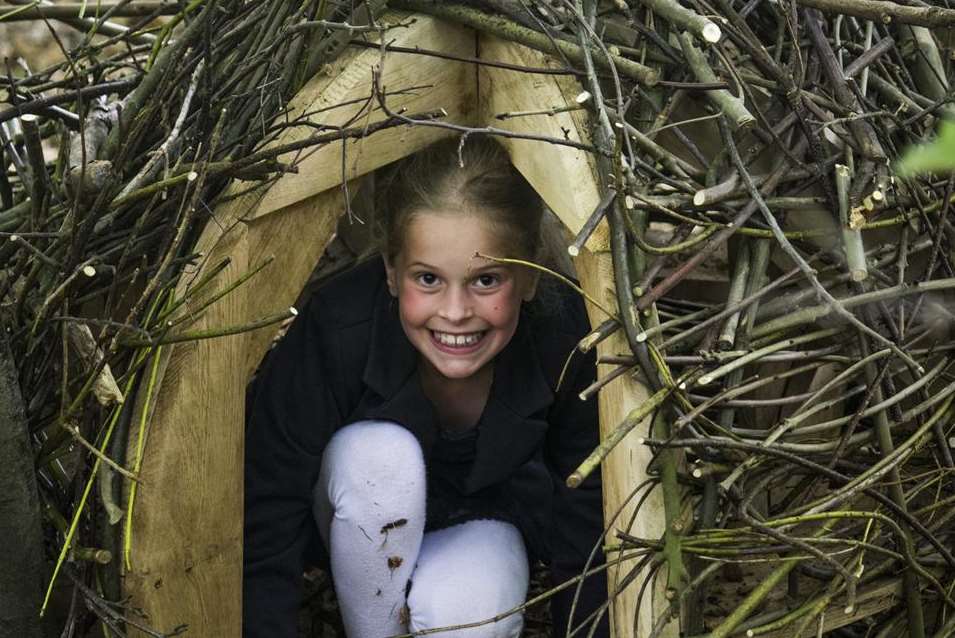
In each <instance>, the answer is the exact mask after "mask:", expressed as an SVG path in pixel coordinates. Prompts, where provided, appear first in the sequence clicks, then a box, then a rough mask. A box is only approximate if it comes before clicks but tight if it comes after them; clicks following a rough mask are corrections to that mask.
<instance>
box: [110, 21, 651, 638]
mask: <svg viewBox="0 0 955 638" xmlns="http://www.w3.org/2000/svg"><path fill="white" fill-rule="evenodd" d="M389 36H390V37H389V45H390V46H393V47H396V48H397V47H404V48H406V49H413V48H414V47H420V48H421V49H425V50H429V51H437V52H441V53H446V54H448V55H450V56H453V57H456V58H463V59H468V58H477V59H478V60H480V61H488V62H496V63H502V66H483V65H478V64H472V63H468V62H462V61H455V60H446V59H441V58H438V57H434V56H425V55H414V54H397V53H389V54H388V56H387V61H386V63H385V65H384V69H383V71H381V73H382V77H381V83H382V85H383V87H384V89H385V91H386V92H387V91H388V90H389V89H398V88H402V89H403V88H404V87H414V88H410V89H408V90H402V91H395V93H394V94H388V95H387V101H386V105H387V109H388V110H389V111H391V112H394V113H415V112H423V111H435V110H440V109H443V110H444V111H446V112H447V117H444V118H442V119H441V121H442V122H450V123H454V124H462V125H466V126H491V127H494V128H498V129H502V130H503V131H507V132H512V133H516V134H521V135H525V136H544V137H552V138H556V139H565V136H566V139H569V140H573V141H575V142H580V143H583V144H586V143H587V142H588V139H589V134H588V133H587V131H588V128H587V122H586V121H585V115H584V111H579V110H578V111H568V112H564V113H559V114H556V115H553V116H550V115H538V116H526V117H516V118H510V119H506V120H503V121H501V120H497V119H495V118H494V116H495V114H498V113H505V112H519V111H529V110H535V109H540V107H541V105H548V106H551V105H555V106H574V105H575V104H576V103H575V99H576V97H577V96H578V95H579V94H580V93H581V92H582V91H583V88H582V87H581V86H580V85H579V84H578V83H577V82H576V80H575V79H574V78H573V77H568V76H566V75H561V74H547V73H541V74H539V75H536V76H532V77H533V81H532V82H531V83H528V81H527V77H528V76H527V75H526V74H524V73H519V72H515V71H512V70H508V69H507V68H505V67H504V66H503V65H506V64H512V65H519V66H523V67H533V68H540V69H542V70H543V69H557V68H559V65H558V64H557V63H556V62H555V61H554V60H552V59H550V58H548V57H547V56H545V55H543V54H541V53H538V52H536V51H533V50H531V49H528V48H526V47H523V46H520V45H517V44H513V43H509V42H506V41H503V40H499V39H496V38H494V37H492V36H488V35H482V34H479V33H478V32H475V31H472V30H470V29H468V28H466V27H462V26H459V25H455V24H452V23H447V22H441V21H439V20H436V19H434V18H430V17H427V16H421V15H418V16H415V17H414V20H413V21H412V24H411V25H410V26H408V27H407V28H402V29H397V30H395V31H393V32H389ZM392 37H393V38H394V39H393V40H392V39H391V38H392ZM380 63H381V53H380V51H379V50H378V49H374V48H367V49H353V50H349V51H347V52H346V53H345V54H343V55H342V56H340V57H339V58H338V59H336V60H335V62H334V63H332V64H331V65H329V67H327V68H325V69H323V70H322V72H321V73H320V74H319V75H317V76H316V77H314V78H313V79H312V80H311V81H310V82H309V83H308V84H306V85H305V86H304V88H303V89H302V90H301V91H300V92H299V93H298V95H297V96H296V97H295V98H294V99H293V100H292V102H291V103H290V104H289V109H288V110H289V112H290V113H292V114H296V115H297V114H299V113H307V112H315V113H316V114H320V115H316V116H315V117H316V118H317V117H320V118H321V122H322V123H323V124H324V125H326V126H329V125H336V124H337V125H341V126H350V127H364V126H369V125H372V124H374V123H375V122H379V121H382V120H384V119H386V118H388V115H387V114H386V112H385V111H384V109H382V108H381V107H380V106H379V107H376V108H373V109H371V113H370V115H362V116H361V117H360V118H359V119H357V120H355V119H354V114H355V113H357V112H358V111H359V110H360V109H361V108H362V106H363V103H364V101H365V100H367V99H369V91H370V87H371V78H372V73H373V71H375V72H377V71H376V70H380V66H379V65H380ZM339 105H344V106H339ZM329 109H331V110H329ZM309 134H310V133H309V130H308V129H307V128H306V127H300V128H293V129H290V130H288V131H286V132H285V133H284V134H283V135H282V136H281V137H279V139H276V140H275V142H274V143H275V144H287V143H291V142H294V141H296V140H297V139H302V138H304V137H305V136H307V135H309ZM451 134H454V131H452V130H449V129H447V128H443V127H440V126H428V125H423V124H417V125H409V126H400V127H395V128H389V129H385V130H382V131H380V132H376V133H374V134H371V135H369V136H367V137H364V138H361V139H358V140H354V141H348V142H345V143H344V144H342V143H340V142H336V143H331V144H328V145H326V146H322V147H320V148H318V149H317V150H313V151H307V152H305V153H302V154H301V155H299V154H298V153H290V154H289V155H288V156H287V157H288V160H289V161H292V160H293V158H294V161H295V162H296V165H297V168H298V170H297V172H296V173H289V174H285V175H283V176H282V178H281V179H279V180H277V181H275V182H274V183H273V184H272V185H271V186H270V187H268V188H264V189H260V190H257V191H254V192H251V193H244V194H243V191H246V190H248V185H247V184H244V183H243V182H241V181H238V182H235V183H234V184H233V185H232V186H231V187H230V189H229V191H228V192H227V193H226V195H225V196H223V197H221V198H220V199H222V200H225V201H224V203H223V204H221V205H219V206H218V207H217V209H216V211H215V215H214V216H213V220H212V221H211V222H209V223H208V224H207V225H206V227H205V230H204V231H203V233H202V235H201V238H200V239H199V242H198V244H197V248H196V250H197V251H198V252H202V253H203V255H204V261H203V264H204V266H203V269H209V268H212V267H213V266H215V265H216V264H219V263H220V262H221V261H222V260H223V259H229V266H228V267H227V268H226V270H225V271H224V272H223V273H222V274H221V275H220V276H219V278H218V282H219V283H218V285H219V286H221V287H226V286H228V285H229V284H230V283H232V282H233V281H234V280H235V279H236V278H238V277H240V276H241V275H243V274H244V273H247V272H248V271H249V270H251V269H254V268H256V267H257V266H258V265H259V264H261V263H262V262H263V260H265V259H266V258H273V257H274V259H273V260H272V261H271V262H270V263H269V265H268V266H266V267H265V269H264V270H263V271H262V272H261V274H259V275H257V276H255V277H253V278H251V279H249V280H248V281H247V282H245V283H244V284H243V285H242V286H241V287H239V288H236V289H235V290H234V291H233V292H231V293H230V294H229V295H228V296H227V297H224V298H223V299H222V300H221V301H220V302H218V303H216V304H214V305H212V306H211V307H210V308H209V309H208V310H207V311H206V312H205V314H203V315H202V317H201V318H200V319H199V321H198V323H197V324H196V325H195V328H196V329H202V328H203V327H208V328H210V329H211V328H214V327H216V326H229V325H242V324H246V323H249V322H252V321H255V320H256V319H259V318H261V317H266V316H270V315H274V314H275V313H278V312H281V311H283V310H285V309H286V308H288V307H289V306H290V305H292V304H293V303H294V302H295V300H296V298H297V296H298V295H299V292H300V291H301V289H302V287H303V286H304V285H305V283H306V281H307V279H308V276H309V274H310V273H311V271H312V269H313V268H314V266H315V264H316V263H317V261H318V259H319V257H320V256H321V254H322V251H323V249H324V247H325V246H326V244H327V243H328V241H329V240H330V239H331V236H332V234H333V232H334V230H335V226H336V222H337V221H338V218H339V217H340V216H341V215H342V214H344V212H345V207H344V199H343V197H344V196H345V195H344V192H345V189H344V188H343V186H345V187H347V186H349V185H351V189H350V190H349V192H350V193H352V194H353V193H354V192H355V187H356V181H355V180H357V179H358V178H360V177H361V176H362V175H365V174H367V173H369V172H371V171H374V170H375V169H377V168H379V167H381V166H383V165H385V164H387V163H389V162H392V161H395V160H398V159H400V158H401V157H403V156H405V155H407V154H410V153H413V152H415V151H417V150H419V149H420V148H422V147H424V146H425V145H427V144H428V143H430V142H432V141H434V140H436V139H438V138H439V137H441V136H447V135H451ZM502 141H503V142H504V144H505V145H506V147H507V148H508V150H509V152H510V154H511V158H512V161H513V163H514V164H515V166H516V167H517V168H518V170H520V171H521V172H522V173H523V174H524V176H525V177H526V178H527V179H528V181H529V182H530V183H531V185H532V186H534V188H535V189H536V190H537V191H538V192H539V193H540V195H541V197H542V198H543V199H544V201H545V203H546V205H547V206H548V207H549V208H551V209H552V210H553V211H554V212H555V213H556V214H557V216H558V217H559V218H560V220H561V221H562V222H563V224H564V225H565V226H566V227H567V230H568V232H569V233H570V234H576V233H577V232H578V231H579V230H580V229H581V227H582V226H583V224H584V222H585V221H586V218H587V217H588V216H589V214H590V212H591V211H592V210H593V209H594V207H595V206H596V205H597V203H598V201H599V199H600V193H599V186H598V184H597V183H596V181H595V176H594V171H595V169H594V166H593V162H592V157H591V155H590V154H589V153H587V152H586V151H584V150H580V149H577V148H573V147H570V146H557V145H554V144H551V143H548V142H546V141H537V140H530V139H519V138H504V139H503V140H502ZM282 159H283V160H285V159H286V158H285V157H283V158H282ZM605 226H606V224H605V223H603V224H602V225H601V226H600V227H598V229H597V230H596V232H594V234H593V235H592V236H591V238H590V239H589V241H588V243H587V244H586V248H585V249H584V250H582V251H581V252H580V254H579V255H578V256H577V257H576V259H575V265H576V268H577V271H578V274H579V277H580V280H581V283H582V285H583V287H584V289H585V290H587V291H588V293H589V294H590V295H591V296H592V297H593V298H594V299H597V300H600V301H601V302H602V305H604V306H605V307H614V304H615V301H614V296H613V286H612V274H611V273H612V267H611V263H610V254H609V247H608V236H607V231H606V228H605ZM203 269H200V270H199V271H198V272H197V273H195V274H194V275H193V276H192V277H186V278H184V280H183V281H182V283H181V284H180V287H181V288H183V289H185V288H187V287H188V286H189V285H190V284H191V283H192V282H195V281H198V280H201V278H202V275H203V273H204V270H203ZM211 292H212V291H210V293H211ZM588 310H589V312H590V315H591V321H592V323H593V325H599V324H600V323H602V322H603V321H605V320H606V319H607V317H606V316H605V315H603V314H602V312H601V311H600V310H599V309H597V308H595V307H592V306H590V307H589V309H588ZM271 338H272V336H271V332H270V331H268V330H260V331H254V332H250V333H246V334H242V335H236V336H232V337H224V338H219V339H214V340H204V341H196V342H192V343H188V344H181V345H175V346H174V347H172V348H170V350H171V352H169V353H168V354H167V355H166V356H165V357H164V359H163V363H162V367H161V368H160V374H159V381H158V382H159V383H160V384H161V385H160V386H159V387H160V390H159V392H158V395H157V398H156V405H155V412H154V413H153V415H152V420H151V424H150V435H149V437H150V438H149V445H148V447H147V448H146V456H145V458H144V461H143V481H144V483H145V484H147V485H157V486H163V487H162V488H161V489H156V490H151V489H143V490H142V491H141V492H140V493H139V495H138V497H137V498H138V504H137V507H136V510H135V517H134V520H133V531H134V538H135V539H136V544H135V547H134V549H133V556H132V567H131V569H130V570H129V571H128V572H127V574H126V591H127V593H128V594H130V595H131V596H132V597H133V600H134V601H135V602H136V604H137V605H141V606H142V607H143V608H144V609H145V610H146V612H147V614H148V616H149V618H150V619H151V621H152V622H153V623H154V625H155V626H159V627H169V626H176V625H179V624H181V623H187V624H188V625H189V631H190V633H195V635H223V636H237V635H239V633H240V629H239V626H238V623H239V622H240V621H239V619H240V618H241V600H240V592H241V565H242V560H241V555H242V554H241V553H242V490H241V489H240V488H241V484H242V474H243V465H242V458H243V453H242V446H243V431H242V427H241V425H242V423H243V422H244V404H243V397H244V392H245V386H246V383H247V382H248V380H249V378H250V376H251V374H252V372H253V371H254V369H255V367H256V366H257V364H258V362H259V361H260V360H261V359H262V357H263V355H264V354H265V352H266V350H267V348H268V346H269V344H270V341H271ZM620 339H622V337H617V338H611V339H608V340H605V341H604V342H603V343H602V344H601V345H600V346H599V351H600V352H606V353H614V352H618V351H621V350H623V349H625V347H626V346H625V344H624V343H621V341H620ZM645 396H646V391H645V389H644V388H643V386H641V385H639V384H638V383H637V382H635V381H630V380H625V381H624V382H622V383H620V384H619V385H618V386H617V387H616V388H615V391H614V392H612V393H611V394H608V393H601V399H600V415H601V422H602V423H605V424H611V425H612V424H615V423H618V422H619V421H621V420H622V419H623V417H624V416H625V415H626V414H627V413H628V412H629V411H630V410H631V409H633V408H635V407H636V406H637V405H638V404H639V403H640V400H641V398H642V397H645ZM648 458H649V451H648V449H647V448H645V447H644V446H642V445H637V444H636V443H635V442H633V443H630V442H626V441H625V443H624V444H623V445H621V446H619V447H618V448H617V450H615V451H614V452H613V453H612V454H611V456H610V457H609V459H608V461H607V462H606V463H605V464H604V470H603V471H604V485H605V499H606V503H607V505H606V508H607V509H608V510H609V511H616V510H617V508H618V507H619V504H620V503H622V502H623V500H624V499H625V498H626V497H627V492H628V490H629V488H628V486H629V485H636V484H639V483H640V482H641V481H642V480H643V479H644V478H645V477H644V476H642V474H643V469H642V468H644V467H645V466H646V461H643V462H641V461H640V459H648ZM650 511H652V510H644V513H643V514H641V516H640V517H639V518H638V519H637V520H636V522H635V523H634V525H633V526H632V527H631V528H630V533H633V534H635V535H637V536H643V537H650V536H655V535H658V534H659V526H660V522H661V521H660V520H658V518H657V516H654V515H648V513H647V512H650ZM621 518H622V517H621ZM617 569H621V568H617ZM616 573H617V572H616V571H614V572H612V573H611V578H613V576H614V574H616ZM634 589H635V588H634ZM634 598H635V596H630V597H629V598H627V597H620V598H619V599H618V602H617V604H616V605H615V612H614V614H615V617H616V615H618V614H619V618H621V619H632V618H633V615H634V614H633V608H632V605H633V604H635V603H634V601H633V599H634ZM652 598H653V597H652V596H650V597H646V598H645V601H644V604H645V605H647V606H648V608H649V606H652V605H653V604H654V602H653V600H652ZM656 604H657V605H659V603H656ZM623 622H626V621H623Z"/></svg>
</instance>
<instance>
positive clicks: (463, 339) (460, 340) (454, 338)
mask: <svg viewBox="0 0 955 638" xmlns="http://www.w3.org/2000/svg"><path fill="white" fill-rule="evenodd" d="M432 334H434V336H435V338H436V339H437V340H438V341H440V342H441V343H443V344H444V345H446V346H452V347H456V348H461V347H464V346H473V345H474V344H476V343H477V342H478V341H480V340H481V337H482V336H483V334H484V333H483V332H474V333H471V334H469V335H452V334H448V333H446V332H432Z"/></svg>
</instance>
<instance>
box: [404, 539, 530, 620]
mask: <svg viewBox="0 0 955 638" xmlns="http://www.w3.org/2000/svg"><path fill="white" fill-rule="evenodd" d="M528 571H529V570H528V566H527V553H526V551H525V549H524V543H523V540H522V539H521V535H520V532H518V531H517V529H516V528H515V527H514V526H513V525H510V524H509V523H504V522H501V521H491V520H480V521H471V522H469V523H465V524H463V525H458V526H455V527H450V528H447V529H444V530H439V531H436V532H430V533H428V534H426V535H425V540H424V543H423V545H422V548H421V553H420V554H419V557H418V566H417V568H416V569H415V572H414V575H413V576H412V585H411V591H410V592H409V595H408V607H409V609H410V612H411V614H410V623H409V628H410V629H411V630H412V631H422V630H424V629H434V628H437V627H447V626H453V625H465V624H476V626H474V627H469V628H467V629H461V630H458V631H451V632H447V633H442V634H441V635H442V636H447V637H448V638H518V637H519V636H520V635H521V630H522V629H523V626H524V617H523V614H522V613H520V612H515V613H513V614H509V615H507V616H505V617H504V618H501V619H500V620H497V621H496V622H489V619H491V618H494V617H495V616H498V615H500V614H503V613H506V612H508V611H510V610H512V609H514V608H516V607H518V606H520V605H521V604H522V603H523V602H524V600H525V597H526V596H527V586H528V580H529V573H528ZM482 621H488V622H482ZM478 623H479V624H478Z"/></svg>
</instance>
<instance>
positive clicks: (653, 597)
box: [479, 37, 676, 638]
mask: <svg viewBox="0 0 955 638" xmlns="http://www.w3.org/2000/svg"><path fill="white" fill-rule="evenodd" d="M480 51H481V56H482V57H483V58H485V59H489V60H496V61H500V62H509V63H512V64H518V65H521V66H529V67H545V66H553V62H552V61H551V60H550V59H548V58H547V57H546V56H544V55H542V54H540V53H538V52H536V51H532V50H530V49H527V48H525V47H522V46H519V45H516V44H512V43H509V42H505V41H502V40H498V39H496V38H491V37H482V39H481V43H480ZM479 79H480V91H481V95H480V104H481V113H482V121H484V122H487V123H488V124H493V125H495V126H500V127H502V128H507V129H508V130H511V131H514V132H528V133H534V134H538V135H547V136H550V137H556V138H563V137H564V135H567V136H568V138H569V139H572V140H575V141H586V140H587V131H588V130H589V129H588V128H587V124H586V119H585V116H584V113H585V111H573V112H567V113H560V114H558V115H555V116H547V115H535V116H528V117H518V118H513V119H506V120H504V121H503V122H501V121H500V120H495V119H494V116H495V115H496V114H498V113H502V112H513V111H531V110H539V109H549V108H551V107H560V106H566V105H568V104H573V100H574V97H575V96H576V95H577V94H579V93H580V91H581V90H582V89H581V87H580V85H579V84H577V83H576V81H574V80H573V79H571V78H568V77H567V76H553V75H536V76H527V75H526V74H522V73H515V72H513V71H508V70H503V69H496V68H491V67H482V70H481V74H480V76H479ZM503 141H504V142H505V144H506V146H507V147H508V149H509V150H510V153H511V159H512V161H513V162H514V165H515V166H516V167H517V168H518V170H520V171H521V173H522V174H523V175H524V176H525V177H526V178H527V180H528V181H529V182H530V183H531V185H532V186H533V187H534V188H535V190H537V192H538V193H540V195H541V197H542V198H543V199H544V201H545V202H546V203H547V205H548V206H549V207H550V208H551V210H553V211H554V212H555V213H556V214H557V216H558V217H559V218H560V219H561V220H562V221H563V222H564V224H565V225H566V226H567V227H568V228H569V229H570V230H571V231H572V232H574V233H575V234H576V232H577V231H578V230H579V229H580V227H581V226H582V225H583V222H584V221H585V220H586V219H587V217H588V216H589V215H590V213H591V211H592V210H593V208H594V207H595V206H596V204H597V202H598V201H599V191H598V187H597V182H596V179H595V176H596V172H595V167H594V164H593V161H592V157H591V156H590V155H589V154H588V153H585V152H583V151H579V150H577V149H573V148H570V147H566V146H553V145H548V144H546V143H541V142H535V141H527V140H503ZM608 244H609V238H608V231H607V225H606V222H601V224H600V226H599V227H598V228H597V231H596V232H595V233H594V235H593V236H591V238H590V240H589V241H588V243H587V244H586V248H587V249H586V250H583V251H581V253H580V255H579V256H578V257H577V258H576V259H575V265H576V267H577V274H578V276H579V278H580V282H581V285H582V287H583V288H584V289H585V290H586V291H587V292H588V293H589V294H590V295H591V296H592V297H593V298H595V299H596V300H598V301H599V302H600V303H601V304H602V305H603V306H605V307H607V308H616V296H615V294H614V290H613V267H612V263H611V257H610V252H609V246H608ZM588 312H589V314H590V320H591V323H592V324H593V325H595V326H596V325H598V324H600V323H601V322H603V321H604V320H605V319H606V318H607V317H606V315H604V314H603V312H602V311H601V310H599V309H597V308H596V307H593V306H592V305H590V304H588ZM627 350H628V346H627V344H626V342H625V340H624V338H623V336H622V333H620V332H618V333H617V334H616V335H614V336H613V337H611V338H609V339H606V340H605V341H604V342H603V343H602V344H600V345H599V346H598V348H597V351H598V354H616V353H619V352H626V351H627ZM599 372H600V373H606V372H608V370H600V371H599ZM648 396H649V393H648V391H647V388H646V387H645V386H644V385H643V384H641V383H639V382H638V381H636V380H633V379H630V378H629V377H627V376H624V377H621V378H620V379H617V380H616V381H614V382H613V383H611V384H609V385H608V386H607V387H606V388H605V389H604V390H603V391H601V392H600V395H599V401H600V403H599V406H600V430H601V436H607V435H608V434H609V433H610V432H611V431H612V430H613V428H614V427H615V426H616V425H617V424H618V423H620V422H621V421H622V420H623V418H624V416H625V415H626V414H627V413H628V412H630V410H632V409H634V408H636V407H637V406H638V405H640V403H642V402H643V401H644V400H645V399H646V398H647V397H648ZM648 427H649V419H647V420H646V422H645V423H644V424H642V425H640V426H638V427H637V428H636V429H635V430H634V432H633V433H631V434H630V435H629V436H628V437H626V438H625V439H624V440H623V441H622V442H621V443H620V444H619V445H618V446H617V447H616V448H615V449H614V451H613V452H612V453H611V454H610V455H609V456H608V457H607V460H606V461H605V462H604V463H603V465H602V476H603V484H604V515H605V518H606V519H607V520H608V521H609V520H610V519H611V518H613V517H614V516H615V514H616V513H617V512H618V510H620V509H621V508H622V510H623V513H622V514H621V515H620V516H619V517H617V520H616V522H615V523H614V528H619V529H625V530H626V531H628V532H629V533H631V534H634V535H636V536H640V537H642V538H659V537H660V536H661V534H662V530H663V521H664V516H663V501H662V497H661V496H660V494H659V493H658V492H656V493H654V494H653V495H652V496H651V497H650V498H649V499H647V501H646V502H645V503H644V505H643V508H642V509H641V511H640V515H639V516H637V517H636V518H635V519H634V521H633V524H632V525H629V522H630V519H631V518H632V513H633V505H634V502H633V501H632V500H629V498H630V492H631V491H632V490H633V488H634V487H635V486H636V485H639V484H640V483H642V482H643V481H644V480H645V479H646V478H647V473H646V468H647V465H648V463H649V461H650V457H651V454H650V450H649V449H648V448H646V447H645V446H643V445H639V444H638V443H637V439H638V438H639V437H640V436H641V435H642V434H646V432H647V428H648ZM609 538H610V539H613V538H614V536H613V533H611V534H610V535H609ZM634 564H635V562H630V563H626V564H622V565H620V566H617V567H614V568H611V569H610V570H608V572H609V573H608V578H609V583H610V587H611V591H613V588H614V586H615V583H617V582H618V581H619V580H620V579H621V578H622V577H623V576H624V575H625V574H626V573H627V571H628V570H630V569H632V567H633V565H634ZM641 582H642V579H637V580H636V581H635V582H634V583H633V584H631V585H630V586H629V587H627V589H625V590H624V591H622V592H621V593H620V594H619V595H618V596H617V597H616V599H615V601H614V604H613V608H612V616H611V626H612V627H613V635H614V636H615V637H616V638H642V637H644V636H648V635H649V634H650V631H651V629H652V624H653V618H654V616H653V612H654V610H660V609H664V608H666V606H667V605H668V602H667V601H666V600H665V598H664V597H663V588H662V586H655V587H653V588H651V590H650V591H649V593H648V595H646V596H644V600H643V607H642V609H641V610H640V616H639V618H640V620H639V625H638V629H637V631H636V633H633V619H634V616H635V608H636V598H637V593H638V590H639V587H640V583H641ZM674 625H675V623H671V627H670V628H668V631H670V632H672V633H669V634H666V633H665V634H663V635H664V636H666V635H676V632H675V629H676V627H675V626H674Z"/></svg>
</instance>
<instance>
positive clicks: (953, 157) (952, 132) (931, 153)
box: [895, 120, 955, 177]
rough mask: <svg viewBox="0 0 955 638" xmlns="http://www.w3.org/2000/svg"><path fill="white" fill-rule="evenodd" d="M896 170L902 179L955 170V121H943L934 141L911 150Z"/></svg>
mask: <svg viewBox="0 0 955 638" xmlns="http://www.w3.org/2000/svg"><path fill="white" fill-rule="evenodd" d="M895 170H896V172H897V173H898V174H899V175H900V176H901V177H911V176H913V175H921V174H924V173H941V172H947V171H953V170H955V121H951V120H945V121H943V122H942V123H941V125H940V126H939V129H938V137H937V138H935V140H934V141H932V142H929V143H927V144H920V145H918V146H913V147H911V148H909V149H908V150H907V151H906V152H905V155H903V156H902V158H901V159H899V161H898V162H896V165H895Z"/></svg>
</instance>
